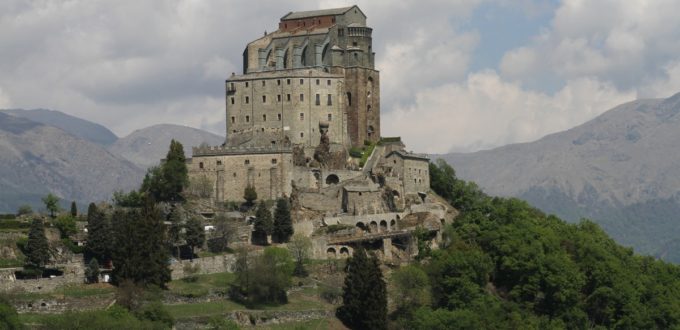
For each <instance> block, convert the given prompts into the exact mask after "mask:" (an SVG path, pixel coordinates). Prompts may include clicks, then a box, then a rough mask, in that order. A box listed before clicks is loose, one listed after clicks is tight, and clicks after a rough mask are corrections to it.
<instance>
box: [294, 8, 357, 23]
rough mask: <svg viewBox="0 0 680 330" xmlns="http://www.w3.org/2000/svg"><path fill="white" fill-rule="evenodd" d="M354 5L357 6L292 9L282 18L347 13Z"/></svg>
mask: <svg viewBox="0 0 680 330" xmlns="http://www.w3.org/2000/svg"><path fill="white" fill-rule="evenodd" d="M354 7H356V6H351V7H342V8H332V9H321V10H308V11H296V12H293V11H291V12H290V13H288V14H286V15H285V16H283V17H281V20H282V21H287V20H292V19H300V18H308V17H319V16H331V15H333V16H334V15H342V14H344V13H346V12H347V11H349V10H350V9H352V8H354Z"/></svg>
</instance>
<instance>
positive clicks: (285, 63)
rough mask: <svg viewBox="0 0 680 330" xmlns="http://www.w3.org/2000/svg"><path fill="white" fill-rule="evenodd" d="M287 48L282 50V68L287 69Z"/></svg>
mask: <svg viewBox="0 0 680 330" xmlns="http://www.w3.org/2000/svg"><path fill="white" fill-rule="evenodd" d="M288 57H289V56H288V48H286V51H284V52H283V68H284V69H287V68H288Z"/></svg>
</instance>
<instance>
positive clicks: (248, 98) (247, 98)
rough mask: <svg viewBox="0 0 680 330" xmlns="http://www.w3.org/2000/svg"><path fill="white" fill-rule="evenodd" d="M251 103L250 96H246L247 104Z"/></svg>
mask: <svg viewBox="0 0 680 330" xmlns="http://www.w3.org/2000/svg"><path fill="white" fill-rule="evenodd" d="M248 103H250V97H248V96H246V104H248Z"/></svg>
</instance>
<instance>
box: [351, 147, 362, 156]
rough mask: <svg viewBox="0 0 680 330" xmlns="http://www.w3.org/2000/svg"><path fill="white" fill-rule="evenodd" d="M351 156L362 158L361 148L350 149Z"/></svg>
mask: <svg viewBox="0 0 680 330" xmlns="http://www.w3.org/2000/svg"><path fill="white" fill-rule="evenodd" d="M349 155H350V156H351V157H352V158H361V155H362V152H361V148H357V147H352V148H350V149H349Z"/></svg>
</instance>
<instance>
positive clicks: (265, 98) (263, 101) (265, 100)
mask: <svg viewBox="0 0 680 330" xmlns="http://www.w3.org/2000/svg"><path fill="white" fill-rule="evenodd" d="M262 103H267V95H262Z"/></svg>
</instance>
